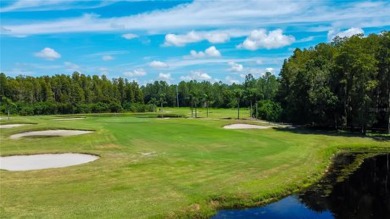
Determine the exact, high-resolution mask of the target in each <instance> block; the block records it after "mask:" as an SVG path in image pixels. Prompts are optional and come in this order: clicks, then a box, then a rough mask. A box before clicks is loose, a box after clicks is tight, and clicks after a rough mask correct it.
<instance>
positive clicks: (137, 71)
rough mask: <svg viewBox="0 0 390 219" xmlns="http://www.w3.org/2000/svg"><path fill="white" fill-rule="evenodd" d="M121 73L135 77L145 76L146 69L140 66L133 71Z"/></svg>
mask: <svg viewBox="0 0 390 219" xmlns="http://www.w3.org/2000/svg"><path fill="white" fill-rule="evenodd" d="M123 75H125V76H126V77H137V76H145V75H146V71H145V70H144V69H142V68H138V69H134V70H133V71H127V72H124V73H123Z"/></svg>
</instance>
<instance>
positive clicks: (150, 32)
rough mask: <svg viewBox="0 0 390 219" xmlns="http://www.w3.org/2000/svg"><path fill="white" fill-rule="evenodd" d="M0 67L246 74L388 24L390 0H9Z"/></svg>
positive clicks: (1, 6) (134, 74)
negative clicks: (298, 50)
mask: <svg viewBox="0 0 390 219" xmlns="http://www.w3.org/2000/svg"><path fill="white" fill-rule="evenodd" d="M0 19H1V20H0V28H1V36H0V46H1V57H0V65H1V66H0V71H1V72H4V73H6V74H7V75H9V76H16V75H20V74H22V75H31V76H41V75H53V74H61V73H65V74H71V73H72V72H74V71H79V72H82V73H84V74H89V75H92V74H98V75H102V74H105V75H107V76H108V77H109V78H116V77H124V78H128V79H129V80H136V81H137V82H139V83H140V84H145V83H148V82H152V81H154V80H165V81H167V82H168V83H177V82H179V81H181V80H192V79H195V80H208V81H211V82H214V81H222V82H225V83H233V82H242V81H243V78H244V76H245V75H246V74H248V73H251V74H253V75H254V76H255V77H259V76H261V75H262V74H264V72H266V71H271V72H272V73H274V74H276V75H277V74H279V71H280V67H281V65H282V63H283V60H284V59H285V58H288V57H289V56H290V55H291V54H292V51H293V50H294V49H295V48H309V47H311V46H314V45H316V44H318V43H320V42H330V41H331V39H332V38H333V37H335V36H346V37H348V36H351V35H353V34H357V33H363V34H365V35H367V34H370V33H380V32H381V31H384V30H390V2H389V1H345V0H344V1H335V0H282V1H276V0H246V1H243V0H224V1H222V0H216V1H211V0H199V1H179V0H176V1H175V0H170V1H169V0H167V1H142V0H126V1H114V0H100V1H98V0H96V1H86V0H84V1H74V0H2V1H0Z"/></svg>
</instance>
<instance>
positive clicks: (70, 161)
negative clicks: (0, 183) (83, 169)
mask: <svg viewBox="0 0 390 219" xmlns="http://www.w3.org/2000/svg"><path fill="white" fill-rule="evenodd" d="M98 158H99V157H98V156H94V155H89V154H73V153H65V154H38V155H17V156H8V157H0V169H4V170H8V171H25V170H41V169H48V168H59V167H68V166H74V165H79V164H83V163H88V162H92V161H94V160H97V159H98Z"/></svg>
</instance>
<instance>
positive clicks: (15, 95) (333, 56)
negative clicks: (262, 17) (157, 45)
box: [0, 32, 390, 133]
mask: <svg viewBox="0 0 390 219" xmlns="http://www.w3.org/2000/svg"><path fill="white" fill-rule="evenodd" d="M0 96H1V97H2V106H1V111H2V112H6V111H9V110H10V111H11V112H12V113H18V114H21V115H39V114H58V113H60V114H67V113H99V112H122V111H131V112H146V111H157V110H158V108H160V110H161V109H162V108H163V107H165V106H170V107H173V106H176V107H190V108H191V112H192V116H193V117H198V110H197V109H198V108H200V107H202V108H206V109H207V112H208V108H209V107H214V108H233V107H236V108H237V110H238V111H239V109H240V107H247V108H249V109H250V116H252V117H254V118H261V119H266V120H269V121H283V122H289V123H294V124H304V125H310V126H317V127H326V128H335V129H351V130H359V131H361V132H362V133H365V132H366V130H367V129H379V130H387V131H388V132H389V133H390V110H389V105H390V33H389V32H382V33H381V34H371V35H369V36H367V37H364V36H363V35H355V36H352V37H350V38H335V39H334V40H333V41H332V42H331V43H320V44H318V45H316V46H315V47H313V48H309V49H303V50H301V49H296V50H295V51H294V52H293V55H292V56H291V57H289V58H288V59H286V60H285V61H284V63H283V66H282V68H281V71H280V75H279V77H277V76H275V75H273V74H271V73H269V72H267V73H265V74H264V75H263V76H261V77H259V78H254V76H253V75H251V74H248V75H246V77H245V81H244V82H243V83H241V84H236V83H234V84H231V85H228V84H225V83H222V82H215V83H211V82H209V81H195V80H192V81H181V82H180V83H178V84H168V83H167V82H165V81H155V82H154V83H148V84H146V85H143V86H140V85H139V84H138V83H137V82H135V81H128V80H127V79H123V78H115V79H112V80H109V79H108V78H107V77H106V76H104V75H103V76H97V75H93V76H89V75H84V74H80V73H78V72H74V73H73V74H72V75H64V74H60V75H53V76H41V77H31V76H17V77H9V76H6V75H5V74H4V73H0ZM206 115H207V116H208V113H207V114H206ZM238 116H239V114H238Z"/></svg>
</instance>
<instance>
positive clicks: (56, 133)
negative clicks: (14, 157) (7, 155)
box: [10, 129, 92, 139]
mask: <svg viewBox="0 0 390 219" xmlns="http://www.w3.org/2000/svg"><path fill="white" fill-rule="evenodd" d="M89 133H92V131H82V130H61V129H60V130H45V131H33V132H23V133H19V134H14V135H11V136H10V138H11V139H20V138H22V137H46V136H73V135H83V134H89Z"/></svg>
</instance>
